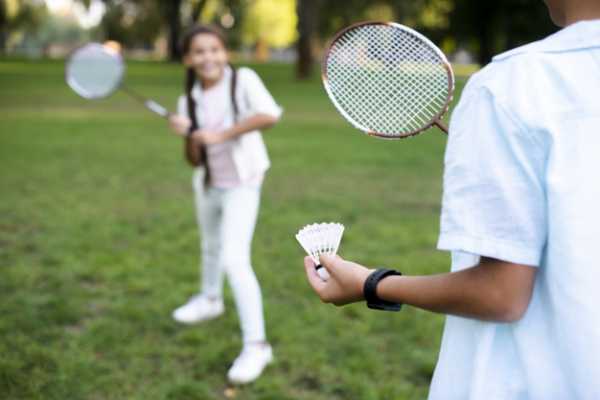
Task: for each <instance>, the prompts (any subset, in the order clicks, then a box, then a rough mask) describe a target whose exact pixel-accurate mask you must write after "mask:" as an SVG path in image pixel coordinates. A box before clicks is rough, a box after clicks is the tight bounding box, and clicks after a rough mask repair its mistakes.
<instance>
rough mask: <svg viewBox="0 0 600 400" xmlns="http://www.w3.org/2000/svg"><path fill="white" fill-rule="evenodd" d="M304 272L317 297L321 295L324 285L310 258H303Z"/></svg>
mask: <svg viewBox="0 0 600 400" xmlns="http://www.w3.org/2000/svg"><path fill="white" fill-rule="evenodd" d="M304 270H305V271H306V277H307V278H308V283H310V286H312V288H313V289H314V291H315V292H317V294H319V296H320V295H321V291H322V290H323V289H324V288H325V285H326V283H325V282H323V280H322V279H321V277H320V276H319V274H318V273H317V270H316V269H315V263H314V262H313V261H312V259H311V258H310V257H308V256H307V257H304Z"/></svg>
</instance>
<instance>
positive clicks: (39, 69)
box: [0, 60, 463, 400]
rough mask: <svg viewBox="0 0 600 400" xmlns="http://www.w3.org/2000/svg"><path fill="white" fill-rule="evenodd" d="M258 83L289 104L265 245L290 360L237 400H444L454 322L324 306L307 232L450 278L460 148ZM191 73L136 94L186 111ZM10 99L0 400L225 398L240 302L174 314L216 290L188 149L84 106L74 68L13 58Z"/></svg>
mask: <svg viewBox="0 0 600 400" xmlns="http://www.w3.org/2000/svg"><path fill="white" fill-rule="evenodd" d="M255 68H256V70H257V71H258V72H259V74H260V75H261V76H262V77H263V78H264V80H265V81H266V84H267V86H268V87H269V88H270V89H271V91H272V93H273V94H274V96H275V97H276V99H277V100H278V101H279V102H280V103H281V104H282V105H283V106H284V108H285V114H284V118H283V120H282V121H281V123H280V124H278V125H277V126H276V127H275V128H273V129H272V130H270V131H268V132H267V133H266V134H265V139H266V142H267V146H268V148H269V151H270V155H271V158H272V162H273V168H272V169H271V170H270V172H269V174H268V177H267V180H266V181H265V185H264V190H263V196H262V208H261V211H260V217H259V223H258V226H257V229H256V234H255V239H254V247H253V263H254V267H255V270H256V273H257V275H258V277H259V280H260V282H261V284H262V289H263V294H264V299H265V312H266V321H267V330H268V335H269V339H270V341H271V342H272V344H273V345H274V349H275V354H276V362H275V363H274V364H273V365H272V366H270V367H269V368H268V369H267V371H266V373H265V375H264V376H263V377H262V378H261V379H260V380H258V381H257V382H256V383H254V384H251V385H249V386H246V387H243V388H238V389H236V392H235V393H234V395H235V396H234V397H236V398H239V399H273V400H275V399H278V400H279V399H307V400H308V399H310V400H320V399H322V400H325V399H327V400H334V399H360V400H370V399H422V398H425V397H426V394H427V388H428V384H429V381H430V378H431V374H432V371H433V368H434V365H435V362H436V358H437V353H438V346H439V341H440V335H441V329H442V325H443V317H442V316H439V315H434V314H429V313H426V312H423V311H419V310H416V309H414V308H411V307H405V308H404V309H403V310H402V312H400V313H397V314H396V313H381V312H374V311H369V310H367V309H366V307H365V306H364V305H362V304H356V305H352V306H348V307H345V308H335V307H333V306H330V305H324V304H322V303H321V302H320V301H319V300H318V299H317V298H316V296H315V295H314V294H313V293H312V292H311V290H310V288H309V287H308V284H307V282H306V280H305V278H304V272H303V268H302V258H303V254H302V251H301V249H300V247H299V246H298V244H297V243H296V242H295V239H294V233H295V232H296V230H297V229H298V228H299V227H301V226H303V225H304V224H307V223H311V222H316V221H321V220H334V221H339V222H342V223H344V224H345V225H346V234H345V237H344V240H343V242H342V247H341V253H342V255H343V256H344V257H346V258H349V259H351V260H355V261H357V262H361V263H364V264H366V265H370V266H378V265H385V266H390V267H396V268H398V269H400V270H402V271H404V273H407V274H425V273H434V272H439V271H445V270H447V269H448V262H449V260H448V256H447V254H444V253H441V252H438V251H436V250H435V243H436V238H437V230H438V218H439V206H440V196H441V173H442V163H443V151H444V145H445V142H446V138H445V137H444V135H441V134H440V133H439V132H437V131H435V130H431V131H430V132H428V133H426V134H423V135H420V136H418V137H416V138H413V139H409V140H403V141H383V140H377V139H374V138H371V137H368V136H366V135H363V134H361V133H360V132H358V131H356V130H354V129H353V128H352V127H350V125H349V124H347V123H346V122H345V121H343V120H342V118H341V117H340V116H339V115H338V114H337V113H336V112H335V110H334V109H333V107H332V105H331V104H330V102H329V100H328V99H327V97H326V95H325V93H324V91H323V90H322V88H321V85H320V82H319V81H318V80H317V79H318V78H317V77H315V80H313V81H311V82H303V83H299V82H295V81H294V80H293V79H292V76H293V70H292V68H291V67H290V66H285V65H265V66H263V65H257V66H255ZM181 78H182V71H181V70H180V67H179V66H177V65H167V64H161V63H130V65H129V70H128V77H127V83H128V85H129V86H131V87H134V88H136V89H138V90H139V91H141V92H142V93H145V94H147V95H148V96H153V97H154V98H155V99H156V100H158V101H159V102H162V103H163V104H165V105H169V106H171V105H173V104H174V102H175V98H176V96H177V95H178V93H179V92H180V87H181ZM462 83H463V82H462V81H461V82H459V84H460V85H459V86H461V85H462ZM0 87H1V88H2V89H1V90H0V162H1V164H0V167H1V168H0V193H1V201H0V315H2V317H1V318H0V398H3V399H4V398H6V399H223V398H225V397H226V396H225V389H226V387H227V383H226V379H225V374H226V371H227V368H228V366H229V364H230V362H231V361H232V360H233V358H234V357H235V356H236V355H237V352H238V351H239V347H240V336H239V328H238V322H237V315H236V313H235V310H234V306H233V302H232V298H231V294H230V292H226V293H227V298H226V306H227V307H228V312H227V313H226V315H225V316H224V317H222V318H220V319H218V320H215V321H212V322H210V323H207V324H205V325H200V326H195V327H183V326H179V325H177V324H176V323H174V322H173V321H172V320H171V319H170V312H171V310H172V309H173V308H174V307H176V306H178V305H179V304H181V302H182V301H184V300H185V299H186V298H187V297H188V296H189V295H191V294H192V293H193V292H194V291H195V290H197V286H198V268H197V265H198V237H197V230H196V226H195V221H194V211H193V208H192V189H191V185H190V172H191V171H190V169H189V168H188V167H187V166H186V164H185V163H184V161H183V158H182V149H181V143H180V140H179V139H178V138H176V137H175V136H173V135H172V134H170V133H169V132H168V130H167V127H166V125H165V122H164V121H162V120H160V119H158V118H156V117H155V116H154V115H153V114H151V113H149V112H146V111H145V110H144V109H143V108H141V107H140V106H139V105H138V104H137V103H134V102H133V101H132V100H131V99H130V98H128V97H127V96H125V95H124V94H121V93H117V94H116V95H114V96H113V97H111V98H109V99H105V100H101V101H95V102H91V101H85V100H82V99H80V98H78V97H76V96H75V94H73V93H72V92H70V90H69V89H68V88H67V87H66V85H65V84H64V82H63V65H62V63H60V62H50V61H46V62H25V61H18V60H12V61H11V60H3V61H0ZM171 108H172V107H171Z"/></svg>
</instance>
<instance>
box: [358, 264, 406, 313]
mask: <svg viewBox="0 0 600 400" xmlns="http://www.w3.org/2000/svg"><path fill="white" fill-rule="evenodd" d="M392 275H402V274H401V273H400V272H398V271H396V270H393V269H388V268H378V269H376V270H375V271H374V272H372V273H371V274H370V275H369V276H368V277H367V279H366V280H365V284H364V286H363V295H364V297H365V300H366V301H367V307H369V308H371V309H374V310H384V311H400V308H401V307H402V304H401V303H394V302H391V301H386V300H382V299H380V298H379V297H377V285H378V284H379V282H380V281H381V280H382V279H383V278H385V277H387V276H392Z"/></svg>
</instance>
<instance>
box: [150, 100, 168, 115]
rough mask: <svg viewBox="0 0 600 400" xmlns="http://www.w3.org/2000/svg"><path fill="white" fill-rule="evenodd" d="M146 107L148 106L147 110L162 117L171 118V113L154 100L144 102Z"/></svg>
mask: <svg viewBox="0 0 600 400" xmlns="http://www.w3.org/2000/svg"><path fill="white" fill-rule="evenodd" d="M144 105H145V106H146V108H148V110H150V111H152V112H153V113H156V114H158V115H160V116H161V117H165V118H166V117H168V116H169V111H168V110H167V109H166V108H164V107H163V106H161V105H160V104H158V103H157V102H155V101H154V100H146V101H145V102H144Z"/></svg>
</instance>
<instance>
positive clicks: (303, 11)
mask: <svg viewBox="0 0 600 400" xmlns="http://www.w3.org/2000/svg"><path fill="white" fill-rule="evenodd" d="M296 7H297V13H298V42H297V44H296V46H297V54H298V61H297V64H296V76H297V77H298V79H307V78H308V77H310V75H311V71H312V68H313V63H314V60H313V52H312V49H313V39H314V36H315V34H316V28H317V7H318V0H298V2H297V4H296Z"/></svg>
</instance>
